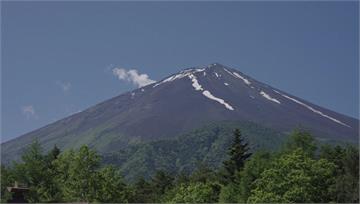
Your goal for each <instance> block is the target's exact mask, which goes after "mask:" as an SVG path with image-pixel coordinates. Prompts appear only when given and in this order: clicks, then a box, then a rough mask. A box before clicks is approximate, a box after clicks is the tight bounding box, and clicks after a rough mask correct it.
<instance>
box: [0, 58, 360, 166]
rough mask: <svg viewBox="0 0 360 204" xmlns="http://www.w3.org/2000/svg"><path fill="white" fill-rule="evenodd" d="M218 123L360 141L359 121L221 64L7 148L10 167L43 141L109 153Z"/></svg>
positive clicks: (88, 111) (65, 121)
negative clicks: (296, 130)
mask: <svg viewBox="0 0 360 204" xmlns="http://www.w3.org/2000/svg"><path fill="white" fill-rule="evenodd" d="M217 122H219V123H224V122H232V123H234V122H239V123H243V122H244V123H251V124H256V125H259V127H261V128H264V129H271V130H274V131H275V132H276V134H277V135H286V134H287V133H288V132H290V131H291V130H293V129H294V128H296V127H302V128H305V129H307V130H309V131H310V132H311V133H312V134H313V135H314V136H315V137H316V138H317V139H318V140H319V141H325V142H326V141H344V142H350V143H356V142H357V140H358V136H359V135H358V132H359V120H357V119H354V118H351V117H349V116H346V115H343V114H340V113H336V112H334V111H331V110H328V109H326V108H322V107H320V106H318V105H315V104H312V103H310V102H308V101H305V100H303V99H301V98H298V97H296V96H293V95H291V94H289V93H286V92H284V91H282V90H279V89H276V88H273V87H271V86H269V85H267V84H265V83H262V82H259V81H257V80H255V79H253V78H251V77H250V76H247V75H245V74H243V73H241V72H239V71H238V70H236V69H232V68H230V67H226V66H224V65H221V64H218V63H214V64H210V65H208V66H203V67H193V68H188V69H184V70H182V71H180V72H179V73H176V74H173V75H170V76H168V77H166V78H164V79H162V80H160V81H158V82H155V83H153V84H149V85H147V86H144V87H141V88H138V89H135V90H133V91H129V92H126V93H124V94H121V95H119V96H116V97H114V98H112V99H109V100H106V101H104V102H102V103H99V104H97V105H95V106H93V107H90V108H88V109H86V110H84V111H82V112H79V113H76V114H74V115H71V116H69V117H66V118H64V119H62V120H59V121H56V122H54V123H52V124H49V125H47V126H45V127H42V128H40V129H37V130H35V131H32V132H30V133H27V134H25V135H22V136H20V137H18V138H15V139H13V140H10V141H8V142H5V143H3V144H2V145H1V146H2V148H1V149H2V150H1V151H2V162H3V163H7V162H10V161H11V160H17V159H19V155H20V154H21V152H22V151H23V150H24V148H25V147H26V146H27V145H29V144H30V143H31V142H32V141H33V140H34V139H35V138H37V140H38V141H39V142H40V143H41V144H42V145H43V147H44V148H45V150H48V149H50V148H52V147H53V145H55V144H56V145H57V146H58V147H60V148H62V149H68V148H77V147H79V146H80V145H82V144H87V145H89V146H91V147H93V148H95V149H97V150H98V151H99V152H100V153H102V154H104V155H106V154H109V153H111V152H117V151H119V150H125V149H126V148H128V147H129V146H132V145H137V144H144V143H151V142H155V141H160V140H172V139H176V138H179V137H181V135H183V134H187V133H189V132H191V131H193V130H196V129H197V128H201V127H204V126H206V125H207V124H209V123H217ZM254 134H255V133H254ZM248 137H249V139H250V140H251V133H250V132H249V134H248ZM272 139H273V138H272ZM190 142H191V141H190ZM209 148H210V147H209Z"/></svg>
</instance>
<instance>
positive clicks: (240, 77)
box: [233, 72, 251, 85]
mask: <svg viewBox="0 0 360 204" xmlns="http://www.w3.org/2000/svg"><path fill="white" fill-rule="evenodd" d="M233 74H234V75H235V76H236V77H237V78H239V79H242V80H243V81H244V83H245V84H247V85H250V84H251V83H250V81H249V80H248V79H246V78H245V77H243V76H241V75H240V74H238V73H236V72H233Z"/></svg>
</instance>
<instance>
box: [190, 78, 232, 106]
mask: <svg viewBox="0 0 360 204" xmlns="http://www.w3.org/2000/svg"><path fill="white" fill-rule="evenodd" d="M188 77H189V79H190V80H191V82H192V83H191V85H192V86H193V87H194V89H195V90H196V91H202V94H203V95H204V96H205V97H207V98H209V99H211V100H214V101H217V102H218V103H220V104H222V105H224V106H225V108H227V109H229V110H234V108H233V107H232V106H231V105H229V104H228V103H226V102H225V100H224V99H221V98H218V97H216V96H214V95H212V94H211V93H210V91H208V90H204V88H203V87H202V86H201V85H200V84H199V81H198V80H197V78H196V76H195V75H193V74H189V76H188Z"/></svg>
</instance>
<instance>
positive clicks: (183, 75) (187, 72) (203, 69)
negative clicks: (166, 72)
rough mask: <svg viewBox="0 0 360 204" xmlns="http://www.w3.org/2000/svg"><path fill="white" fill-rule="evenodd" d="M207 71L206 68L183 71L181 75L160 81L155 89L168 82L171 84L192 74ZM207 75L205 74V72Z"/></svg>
mask: <svg viewBox="0 0 360 204" xmlns="http://www.w3.org/2000/svg"><path fill="white" fill-rule="evenodd" d="M203 71H205V68H196V69H186V70H183V71H181V72H180V73H179V74H174V75H172V76H170V77H168V78H166V79H164V80H162V81H160V82H159V83H156V84H155V85H154V86H153V88H155V87H157V86H159V85H161V84H163V83H166V82H171V81H174V80H176V79H181V78H184V77H186V76H189V75H191V74H194V73H197V72H203ZM204 73H205V72H204Z"/></svg>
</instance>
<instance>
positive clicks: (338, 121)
mask: <svg viewBox="0 0 360 204" xmlns="http://www.w3.org/2000/svg"><path fill="white" fill-rule="evenodd" d="M273 91H274V92H276V93H278V94H280V95H281V96H283V97H285V98H287V99H289V100H292V101H294V102H295V103H297V104H299V105H302V106H304V107H306V108H307V109H309V110H311V111H312V112H314V113H316V114H319V115H321V116H323V117H325V118H327V119H329V120H332V121H334V122H336V123H339V124H341V125H343V126H346V127H349V128H351V126H349V125H347V124H345V123H343V122H341V121H340V120H337V119H335V118H333V117H330V116H328V115H326V114H324V113H322V112H321V111H319V110H316V109H315V108H313V107H311V106H309V105H307V104H305V103H303V102H301V101H299V100H296V99H295V98H292V97H290V96H287V95H285V94H282V93H280V92H279V91H276V90H273Z"/></svg>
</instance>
